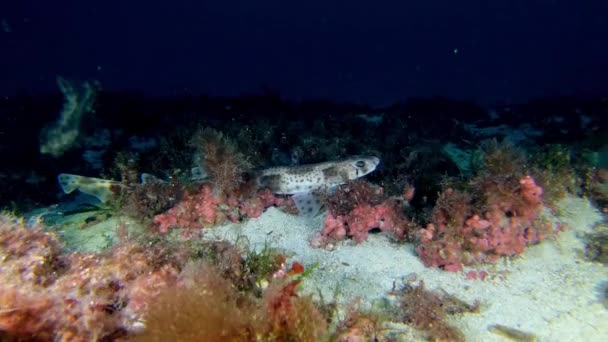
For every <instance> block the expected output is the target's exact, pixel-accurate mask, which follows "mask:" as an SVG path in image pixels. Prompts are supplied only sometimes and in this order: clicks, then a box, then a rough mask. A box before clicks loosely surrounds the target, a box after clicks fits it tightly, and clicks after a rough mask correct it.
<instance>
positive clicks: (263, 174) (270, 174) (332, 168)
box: [256, 156, 380, 217]
mask: <svg viewBox="0 0 608 342" xmlns="http://www.w3.org/2000/svg"><path fill="white" fill-rule="evenodd" d="M379 163H380V159H378V158H377V157H373V156H353V157H350V158H346V159H342V160H338V161H330V162H324V163H319V164H307V165H299V166H290V167H287V166H285V167H272V168H269V169H265V170H262V171H260V172H259V173H258V174H257V177H256V180H257V185H258V187H260V188H268V189H270V190H271V191H272V192H274V193H275V194H283V195H293V199H294V202H295V204H296V207H297V208H298V211H299V212H300V215H303V216H307V217H314V216H315V215H316V214H317V213H318V212H319V210H320V209H321V202H320V201H319V199H318V198H316V197H315V196H314V194H313V193H314V191H316V190H320V189H331V188H333V187H335V186H338V185H342V184H345V183H346V182H348V181H350V180H354V179H357V178H361V177H363V176H365V175H367V174H369V173H371V172H373V171H374V170H375V169H376V167H378V164H379Z"/></svg>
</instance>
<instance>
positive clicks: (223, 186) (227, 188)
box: [192, 128, 251, 194]
mask: <svg viewBox="0 0 608 342" xmlns="http://www.w3.org/2000/svg"><path fill="white" fill-rule="evenodd" d="M192 145H193V146H195V147H196V148H197V150H198V154H199V156H198V157H199V158H198V159H199V160H200V162H201V167H202V168H203V169H204V170H205V171H206V172H207V175H208V176H209V178H210V181H211V183H212V184H213V186H214V191H216V192H217V193H224V194H230V193H231V192H232V191H234V190H237V189H238V188H239V187H240V186H241V185H242V184H243V183H244V182H245V172H247V171H249V169H250V168H251V163H250V162H249V160H248V159H247V158H246V156H245V155H244V154H243V153H241V152H240V151H239V150H238V148H237V146H236V144H235V143H234V142H232V140H230V139H229V138H228V137H226V136H225V135H224V134H223V133H221V132H219V131H216V130H214V129H211V128H204V129H200V130H199V131H198V132H197V133H195V134H194V136H193V138H192Z"/></svg>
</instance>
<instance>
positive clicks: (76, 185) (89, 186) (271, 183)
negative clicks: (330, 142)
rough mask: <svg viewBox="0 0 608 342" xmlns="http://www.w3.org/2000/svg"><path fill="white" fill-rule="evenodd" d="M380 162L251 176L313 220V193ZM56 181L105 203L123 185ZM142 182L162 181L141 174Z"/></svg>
mask: <svg viewBox="0 0 608 342" xmlns="http://www.w3.org/2000/svg"><path fill="white" fill-rule="evenodd" d="M379 163H380V159H378V158H377V157H373V156H353V157H349V158H345V159H341V160H337V161H329V162H324V163H318V164H306V165H298V166H280V167H271V168H268V169H263V170H261V171H258V172H255V173H254V179H255V183H256V185H257V187H258V188H260V189H264V188H268V189H270V190H271V191H272V192H273V193H275V194H278V195H292V198H293V200H294V203H295V204H296V207H297V208H298V212H299V214H300V215H301V216H306V217H314V216H316V215H317V214H318V213H319V210H320V209H321V206H322V203H321V201H320V200H319V198H318V197H317V196H315V193H316V192H318V191H320V190H331V189H332V188H335V187H337V186H339V185H342V184H345V183H347V182H348V181H351V180H355V179H358V178H361V177H364V176H366V175H368V174H369V173H371V172H373V171H374V170H375V169H376V167H378V164H379ZM192 173H193V177H192V178H193V180H196V181H204V180H205V179H206V178H205V177H202V178H201V176H200V174H201V170H198V169H197V168H195V169H193V170H192ZM57 180H58V182H59V185H60V186H61V189H62V190H63V192H64V193H66V194H69V193H71V192H74V191H76V190H79V191H80V192H83V193H85V194H89V195H92V196H94V197H96V198H97V199H99V200H100V201H101V202H102V203H105V202H107V201H109V200H110V199H112V198H113V196H114V195H115V194H116V191H117V190H120V189H121V188H122V187H124V186H125V185H124V184H123V183H122V182H119V181H115V180H108V179H102V178H95V177H85V176H79V175H73V174H67V173H62V174H60V175H59V176H57ZM141 182H142V184H145V183H147V182H163V183H166V182H165V181H163V180H161V179H159V178H157V177H155V176H153V175H150V174H147V173H144V174H142V175H141Z"/></svg>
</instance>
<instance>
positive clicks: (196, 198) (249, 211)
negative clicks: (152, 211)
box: [154, 183, 290, 237]
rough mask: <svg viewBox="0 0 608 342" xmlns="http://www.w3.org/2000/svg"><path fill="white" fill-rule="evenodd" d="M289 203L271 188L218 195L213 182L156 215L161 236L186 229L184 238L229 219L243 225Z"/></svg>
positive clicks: (155, 221)
mask: <svg viewBox="0 0 608 342" xmlns="http://www.w3.org/2000/svg"><path fill="white" fill-rule="evenodd" d="M289 204H290V203H289V201H288V200H286V199H285V198H284V197H280V196H275V195H274V194H273V193H272V192H271V191H270V190H267V189H265V190H259V191H258V192H256V193H254V194H253V195H252V196H245V195H238V194H237V193H233V194H231V195H229V196H218V195H215V194H214V192H213V189H212V187H211V185H210V184H209V183H204V184H202V185H201V186H200V187H199V188H198V189H197V190H195V191H192V192H186V193H185V194H184V196H183V198H182V199H181V200H180V201H179V202H178V203H177V205H175V206H174V207H173V208H171V209H169V210H167V211H166V212H164V213H162V214H159V215H156V216H155V217H154V223H155V224H156V225H157V227H158V231H159V232H161V233H167V232H168V231H169V229H171V228H182V229H183V235H184V237H189V236H191V235H193V234H200V233H201V232H202V230H203V228H206V227H210V226H213V225H216V224H220V223H223V222H224V221H225V220H229V221H231V222H241V221H242V220H243V219H244V218H246V217H251V218H255V217H259V216H260V215H262V213H263V211H264V210H265V209H266V208H268V207H270V206H279V207H285V206H287V207H288V206H289Z"/></svg>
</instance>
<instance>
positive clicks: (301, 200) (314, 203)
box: [293, 192, 321, 218]
mask: <svg viewBox="0 0 608 342" xmlns="http://www.w3.org/2000/svg"><path fill="white" fill-rule="evenodd" d="M293 201H294V203H295V204H296V208H298V212H299V215H300V216H304V217H307V218H313V217H315V216H317V214H318V213H319V211H320V210H321V201H320V200H319V198H318V197H317V196H315V195H314V194H313V193H311V192H298V193H295V194H293Z"/></svg>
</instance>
